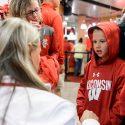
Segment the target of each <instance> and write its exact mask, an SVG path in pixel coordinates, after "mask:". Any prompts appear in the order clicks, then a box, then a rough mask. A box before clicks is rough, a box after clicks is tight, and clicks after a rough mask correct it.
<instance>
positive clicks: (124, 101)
mask: <svg viewBox="0 0 125 125" xmlns="http://www.w3.org/2000/svg"><path fill="white" fill-rule="evenodd" d="M119 104H120V115H122V116H124V117H125V84H124V86H123V89H122V91H121V93H120V101H119Z"/></svg>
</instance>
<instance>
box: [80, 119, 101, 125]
mask: <svg viewBox="0 0 125 125" xmlns="http://www.w3.org/2000/svg"><path fill="white" fill-rule="evenodd" d="M82 125H100V123H99V122H98V121H97V120H95V119H86V120H84V121H83V122H82Z"/></svg>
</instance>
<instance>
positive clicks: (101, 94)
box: [77, 22, 125, 125]
mask: <svg viewBox="0 0 125 125" xmlns="http://www.w3.org/2000/svg"><path fill="white" fill-rule="evenodd" d="M97 27H99V28H101V29H102V30H103V32H104V34H105V37H106V39H107V42H108V46H109V56H108V58H107V59H106V60H105V61H104V62H99V63H97V62H96V61H97V60H96V58H95V54H94V52H93V53H92V57H91V60H90V62H89V63H87V65H86V67H85V75H84V78H83V79H82V82H81V84H80V88H79V90H78V97H77V111H78V115H79V117H81V116H82V114H83V112H84V110H91V111H93V112H94V113H96V115H97V116H98V117H99V122H100V124H101V125H119V124H120V122H121V120H120V109H119V94H120V91H121V88H122V87H123V84H124V83H125V63H124V61H123V60H121V59H119V58H118V57H117V55H118V51H119V28H118V26H117V25H116V24H115V23H113V22H107V23H102V24H98V25H97ZM88 33H89V37H90V41H91V42H92V33H93V28H90V29H89V31H88Z"/></svg>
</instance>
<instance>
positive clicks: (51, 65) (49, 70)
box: [39, 56, 59, 88]
mask: <svg viewBox="0 0 125 125" xmlns="http://www.w3.org/2000/svg"><path fill="white" fill-rule="evenodd" d="M39 76H40V77H41V79H42V80H43V81H44V82H46V83H50V84H51V85H52V88H54V87H55V86H57V83H58V80H59V78H58V77H59V64H58V61H57V60H56V59H55V58H53V57H51V56H43V57H41V63H40V71H39Z"/></svg>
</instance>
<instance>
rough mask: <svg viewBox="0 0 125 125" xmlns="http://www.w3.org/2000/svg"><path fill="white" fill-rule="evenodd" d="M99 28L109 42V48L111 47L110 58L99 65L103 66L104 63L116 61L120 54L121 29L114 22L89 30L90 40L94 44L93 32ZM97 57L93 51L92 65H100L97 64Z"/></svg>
mask: <svg viewBox="0 0 125 125" xmlns="http://www.w3.org/2000/svg"><path fill="white" fill-rule="evenodd" d="M96 27H98V28H100V29H101V30H102V31H103V32H104V35H105V37H106V40H107V42H108V47H109V56H108V58H107V59H106V60H104V61H103V62H100V63H99V64H103V63H110V62H112V61H113V60H114V59H116V57H117V55H118V52H119V34H120V29H119V27H118V25H117V24H116V23H114V22H103V23H100V24H97V25H96V26H94V27H91V28H89V30H88V35H89V38H90V41H91V43H92V38H93V36H92V34H93V30H94V29H95V28H96ZM95 57H96V55H95V53H94V51H93V49H92V57H91V60H92V63H94V64H95V65H99V64H97V60H96V58H95Z"/></svg>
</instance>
